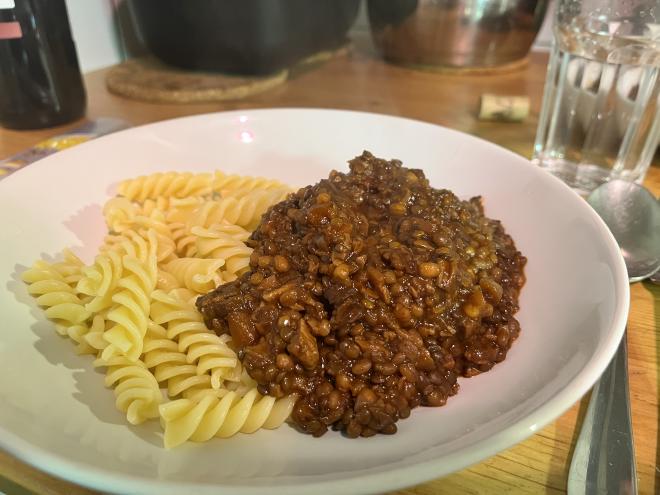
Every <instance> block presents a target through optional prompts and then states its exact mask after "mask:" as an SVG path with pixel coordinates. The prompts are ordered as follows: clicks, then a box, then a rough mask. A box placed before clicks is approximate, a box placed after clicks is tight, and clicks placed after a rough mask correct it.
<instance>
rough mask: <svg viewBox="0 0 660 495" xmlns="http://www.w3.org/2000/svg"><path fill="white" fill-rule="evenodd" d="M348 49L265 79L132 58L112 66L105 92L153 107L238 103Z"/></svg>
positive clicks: (323, 54)
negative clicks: (215, 102)
mask: <svg viewBox="0 0 660 495" xmlns="http://www.w3.org/2000/svg"><path fill="white" fill-rule="evenodd" d="M348 50H349V48H348V46H342V47H341V48H339V49H337V50H334V51H324V52H319V53H315V54H313V55H311V56H310V57H307V58H305V59H303V60H301V61H299V62H298V63H297V64H295V65H294V66H292V67H291V68H289V69H283V70H281V71H279V72H277V73H275V74H271V75H268V76H238V75H229V74H223V73H219V72H198V71H187V70H184V69H178V68H176V67H171V66H167V65H165V64H163V63H161V62H159V61H158V60H156V59H155V58H153V57H141V58H134V59H131V60H127V61H125V62H122V63H121V64H119V65H116V66H115V67H113V68H112V69H110V72H109V73H108V75H107V77H106V84H107V86H108V89H109V90H110V91H111V92H112V93H115V94H117V95H120V96H125V97H127V98H133V99H136V100H143V101H149V102H154V103H203V102H214V101H225V100H240V99H241V98H247V97H248V96H252V95H255V94H258V93H262V92H264V91H267V90H269V89H271V88H274V87H276V86H278V85H280V84H282V83H283V82H284V81H286V80H287V78H288V77H289V74H290V71H291V72H296V73H297V72H300V71H305V70H309V69H311V68H312V67H313V66H316V65H317V64H319V63H322V62H325V61H327V60H329V59H331V58H333V57H336V56H340V55H344V54H346V53H347V52H348Z"/></svg>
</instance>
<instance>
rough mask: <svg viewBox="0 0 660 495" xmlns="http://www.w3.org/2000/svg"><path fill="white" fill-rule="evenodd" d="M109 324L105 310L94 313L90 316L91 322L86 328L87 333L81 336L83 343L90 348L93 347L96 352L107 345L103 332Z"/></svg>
mask: <svg viewBox="0 0 660 495" xmlns="http://www.w3.org/2000/svg"><path fill="white" fill-rule="evenodd" d="M109 324H110V322H108V320H107V315H106V312H100V313H96V314H95V315H94V317H93V318H92V323H91V324H90V325H89V326H88V328H87V333H86V334H85V335H84V337H83V338H84V340H85V343H86V344H87V345H88V346H89V347H90V348H91V349H94V353H96V354H98V352H99V351H102V350H103V349H105V348H106V347H107V346H108V343H107V342H106V340H105V339H104V338H103V334H104V333H105V331H106V330H108V329H109V328H110V326H109Z"/></svg>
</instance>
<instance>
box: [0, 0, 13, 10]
mask: <svg viewBox="0 0 660 495" xmlns="http://www.w3.org/2000/svg"><path fill="white" fill-rule="evenodd" d="M15 6H16V5H15V4H14V0H0V9H13V8H14V7H15Z"/></svg>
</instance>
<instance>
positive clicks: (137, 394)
mask: <svg viewBox="0 0 660 495" xmlns="http://www.w3.org/2000/svg"><path fill="white" fill-rule="evenodd" d="M94 366H95V367H101V366H106V367H107V370H106V376H105V386H106V387H114V389H115V390H114V391H115V397H116V406H117V409H119V410H120V411H122V412H125V413H126V419H128V422H129V423H131V424H132V425H138V424H140V423H143V422H144V421H145V420H147V419H150V418H157V417H158V415H159V411H158V406H159V405H160V403H161V402H162V401H163V395H162V393H161V391H160V387H159V386H158V382H157V381H156V378H155V377H154V376H153V375H152V374H151V372H150V371H149V370H148V369H147V367H146V365H145V364H144V363H143V362H142V361H130V360H128V359H126V358H125V357H121V356H114V357H111V358H110V359H107V360H106V359H102V358H99V359H96V361H94Z"/></svg>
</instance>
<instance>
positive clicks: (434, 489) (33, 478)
mask: <svg viewBox="0 0 660 495" xmlns="http://www.w3.org/2000/svg"><path fill="white" fill-rule="evenodd" d="M546 63H547V56H546V55H544V54H532V56H531V59H530V64H529V65H528V66H527V67H526V68H524V69H521V70H519V71H516V72H510V73H506V74H498V75H496V76H495V75H461V76H457V75H449V74H440V73H431V72H418V71H414V70H409V69H405V68H401V67H395V66H392V65H388V64H385V63H383V62H381V61H380V60H378V59H377V58H376V57H374V56H372V55H370V54H369V53H368V52H367V51H364V50H360V49H356V50H354V51H353V52H352V53H351V54H349V55H345V56H342V57H339V58H336V59H334V60H331V61H329V62H327V63H325V64H324V65H322V66H318V67H316V68H313V69H312V70H308V71H305V72H303V73H299V74H296V75H295V76H294V77H293V78H292V79H291V80H290V81H288V82H287V83H286V84H284V85H282V86H280V87H278V88H275V89H273V90H271V91H269V92H267V93H263V94H261V95H258V96H255V97H251V98H249V99H246V100H241V101H237V102H228V103H218V104H198V105H170V104H168V105H162V104H159V105H156V104H149V103H141V102H137V101H132V100H127V99H123V98H120V97H117V96H114V95H112V94H110V93H108V91H107V90H106V88H105V83H104V79H105V75H106V72H107V71H105V70H101V71H97V72H93V73H91V74H88V75H87V76H86V78H85V80H86V84H87V92H88V96H89V110H88V113H87V115H88V117H89V118H96V117H120V118H123V119H126V120H127V121H129V122H130V123H131V124H133V125H139V124H144V123H147V122H154V121H158V120H163V119H169V118H173V117H179V116H182V115H191V114H197V113H205V112H216V111H221V110H233V109H243V108H256V107H324V108H343V109H352V110H365V111H370V112H379V113H385V114H392V115H402V116H405V117H411V118H415V119H420V120H424V121H428V122H434V123H436V124H441V125H444V126H448V127H451V128H454V129H458V130H461V131H465V132H467V133H470V134H473V135H476V136H480V137H482V138H485V139H487V140H490V141H493V142H495V143H498V144H500V145H502V146H504V147H507V148H510V149H512V150H514V151H516V152H518V153H520V154H522V155H524V156H527V157H529V156H530V155H531V152H532V144H533V141H534V133H535V129H536V124H537V118H538V111H539V108H540V103H541V96H542V92H543V82H544V78H545V66H546ZM486 92H488V93H496V94H511V95H527V96H529V97H530V99H531V109H532V112H531V115H530V117H529V118H528V119H527V120H526V121H525V122H524V123H521V124H504V123H491V122H481V121H478V120H477V119H476V111H477V108H478V104H479V96H480V95H481V94H482V93H486ZM79 124H80V123H74V124H72V125H69V126H66V127H63V128H58V129H49V130H41V131H33V132H15V131H8V130H0V158H3V157H6V156H8V155H10V154H13V153H15V152H18V151H19V150H22V149H24V148H26V147H28V146H31V145H33V144H35V143H36V142H38V141H40V140H42V139H45V138H47V137H50V136H53V135H55V134H57V133H59V132H62V131H64V130H66V129H67V128H72V127H75V126H76V125H79ZM645 184H646V185H647V186H648V187H649V188H650V189H651V190H652V191H653V192H654V193H655V194H656V195H658V194H660V167H658V166H657V164H656V165H654V166H653V167H651V170H650V171H649V173H648V176H647V179H646V182H645ZM631 295H632V303H631V309H630V318H629V325H628V342H629V354H630V356H629V370H630V379H631V384H630V388H631V396H632V414H633V427H634V431H635V447H636V453H637V472H638V475H639V488H640V493H645V494H651V493H658V491H659V490H660V480H659V478H658V475H659V473H660V471H659V468H658V467H657V466H658V464H659V460H660V459H659V455H658V388H659V385H658V383H659V382H658V356H659V354H660V337H659V335H660V334H659V333H658V327H660V287H658V286H653V285H651V284H647V283H638V284H635V285H633V286H632V288H631ZM587 399H588V397H585V398H583V399H582V401H580V402H579V403H577V404H575V405H574V406H573V407H572V408H571V409H570V410H569V411H568V412H566V414H564V415H563V416H561V417H560V418H559V419H557V420H556V421H555V422H553V423H551V424H550V425H549V426H547V427H546V428H545V429H543V430H542V431H540V432H539V433H537V434H535V435H534V436H533V437H531V438H529V439H528V440H526V441H524V442H522V443H520V444H518V445H516V446H515V447H513V448H511V449H509V450H506V451H504V452H502V453H500V454H499V455H497V456H495V457H492V458H490V459H488V460H486V461H484V462H482V463H480V464H478V465H475V466H472V467H470V468H468V469H465V470H463V471H461V472H458V473H455V474H452V475H450V476H447V477H445V478H442V479H439V480H435V481H431V482H428V483H425V484H423V485H420V486H417V487H414V488H409V489H406V490H402V491H400V492H397V493H398V495H403V494H406V495H413V494H414V495H425V494H445V493H446V494H455V493H462V494H483V493H516V494H518V493H521V494H524V493H545V494H557V493H565V491H566V478H567V473H568V466H569V464H570V458H571V454H572V452H573V447H574V445H575V441H576V438H577V435H578V431H579V427H580V424H581V420H582V417H583V416H584V413H585V411H586V405H587ZM0 476H4V477H6V478H8V479H10V480H13V481H14V482H16V483H17V484H20V485H23V486H25V487H27V488H29V489H30V490H32V491H35V492H38V493H48V494H71V495H76V494H89V493H95V492H92V491H90V490H87V489H85V488H80V487H76V486H72V485H70V484H69V483H67V482H64V481H61V480H57V479H55V478H53V477H51V476H48V475H45V474H43V473H40V472H38V471H36V470H35V469H33V468H31V467H29V466H27V465H26V464H23V463H22V462H19V461H17V460H16V459H14V458H12V457H10V456H8V455H6V454H2V453H0ZM2 487H3V485H2V482H1V481H0V491H2Z"/></svg>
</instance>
